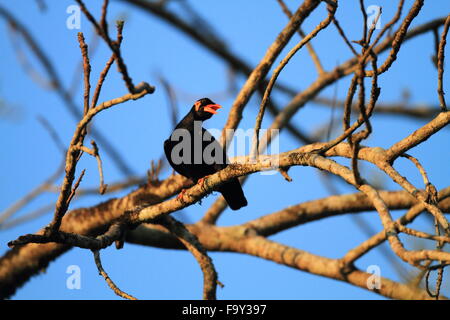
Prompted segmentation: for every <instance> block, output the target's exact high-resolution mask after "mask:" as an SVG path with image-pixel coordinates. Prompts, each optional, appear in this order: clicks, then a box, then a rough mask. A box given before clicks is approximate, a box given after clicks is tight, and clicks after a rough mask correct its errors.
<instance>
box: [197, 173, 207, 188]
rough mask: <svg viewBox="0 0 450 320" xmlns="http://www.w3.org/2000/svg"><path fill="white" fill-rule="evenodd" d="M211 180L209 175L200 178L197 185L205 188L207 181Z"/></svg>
mask: <svg viewBox="0 0 450 320" xmlns="http://www.w3.org/2000/svg"><path fill="white" fill-rule="evenodd" d="M208 178H209V175H207V176H204V177H203V178H200V179H198V180H197V184H199V185H200V186H201V187H203V188H205V180H206V179H208Z"/></svg>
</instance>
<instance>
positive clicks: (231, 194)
mask: <svg viewBox="0 0 450 320" xmlns="http://www.w3.org/2000/svg"><path fill="white" fill-rule="evenodd" d="M218 191H219V192H220V193H222V196H223V197H224V198H225V200H226V201H227V203H228V205H229V206H230V208H231V209H232V210H239V209H240V208H242V207H245V206H246V205H247V199H246V198H245V195H244V191H243V190H242V187H241V184H240V182H239V180H238V179H233V180H231V181H230V182H227V183H225V184H223V185H222V186H220V188H219V189H218Z"/></svg>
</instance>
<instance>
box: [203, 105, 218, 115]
mask: <svg viewBox="0 0 450 320" xmlns="http://www.w3.org/2000/svg"><path fill="white" fill-rule="evenodd" d="M220 108H222V107H221V106H220V105H218V104H208V105H207V106H205V108H204V110H205V111H206V112H209V113H212V114H217V110H218V109H220Z"/></svg>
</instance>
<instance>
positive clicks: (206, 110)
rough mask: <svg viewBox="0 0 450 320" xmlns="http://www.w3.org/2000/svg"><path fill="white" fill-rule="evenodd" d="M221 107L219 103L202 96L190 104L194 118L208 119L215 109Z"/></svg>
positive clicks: (215, 111)
mask: <svg viewBox="0 0 450 320" xmlns="http://www.w3.org/2000/svg"><path fill="white" fill-rule="evenodd" d="M220 108H222V107H221V106H220V105H218V104H216V103H214V102H213V101H212V100H211V99H208V98H202V99H199V100H197V101H196V102H195V103H194V105H193V106H192V111H193V112H194V118H195V120H202V121H203V120H208V119H209V118H211V117H212V116H213V114H216V113H217V110H218V109H220Z"/></svg>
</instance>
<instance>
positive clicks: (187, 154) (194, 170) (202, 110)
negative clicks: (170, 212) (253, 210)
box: [164, 98, 247, 210]
mask: <svg viewBox="0 0 450 320" xmlns="http://www.w3.org/2000/svg"><path fill="white" fill-rule="evenodd" d="M220 108H221V106H220V105H218V104H216V103H214V102H213V101H211V100H210V99H208V98H202V99H200V100H197V101H196V102H195V103H194V105H193V106H192V108H191V110H190V111H189V112H188V114H187V115H186V116H185V117H184V118H183V119H182V120H181V121H180V122H179V123H178V124H177V126H176V127H175V129H174V130H173V132H172V134H171V136H170V137H169V139H167V140H166V141H164V152H165V154H166V157H167V160H168V161H169V163H170V165H171V166H172V168H174V169H175V171H176V172H178V173H179V174H181V175H183V176H185V177H186V178H189V179H191V180H193V181H194V182H198V183H203V179H204V178H205V177H206V176H208V175H211V174H214V173H216V172H218V171H220V170H222V169H224V168H226V167H227V166H228V163H227V162H228V159H227V156H226V151H225V150H224V149H223V148H222V146H221V145H220V144H219V142H217V141H216V139H214V137H213V136H212V135H211V134H210V133H209V132H208V131H207V130H206V129H204V128H203V127H202V123H203V121H205V120H208V119H210V118H211V117H212V116H213V115H214V114H216V113H217V110H218V109H220ZM217 191H219V192H220V193H221V194H222V195H223V197H224V198H225V200H226V201H227V203H228V205H229V206H230V208H231V209H233V210H238V209H240V208H242V207H245V206H246V205H247V199H246V198H245V196H244V192H243V190H242V187H241V184H240V182H239V180H238V179H237V178H235V179H232V180H230V181H228V182H226V183H224V184H222V185H221V186H220V187H218V188H217ZM180 196H182V193H181V194H180Z"/></svg>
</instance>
